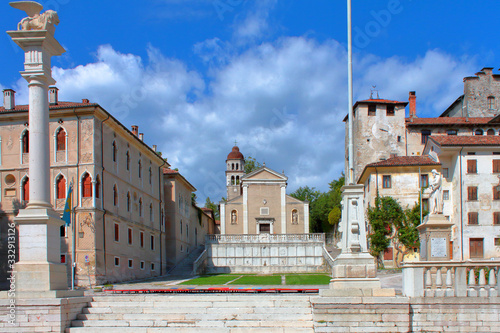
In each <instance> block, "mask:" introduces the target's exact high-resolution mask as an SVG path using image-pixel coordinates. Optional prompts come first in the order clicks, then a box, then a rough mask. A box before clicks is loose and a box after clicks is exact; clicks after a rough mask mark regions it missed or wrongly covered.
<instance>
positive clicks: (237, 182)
mask: <svg viewBox="0 0 500 333" xmlns="http://www.w3.org/2000/svg"><path fill="white" fill-rule="evenodd" d="M244 175H245V157H244V156H243V154H242V153H240V148H238V146H234V147H233V149H232V150H231V152H230V153H229V155H227V160H226V187H227V200H228V201H229V200H231V199H234V198H236V197H238V196H240V195H241V194H242V191H241V178H243V176H244Z"/></svg>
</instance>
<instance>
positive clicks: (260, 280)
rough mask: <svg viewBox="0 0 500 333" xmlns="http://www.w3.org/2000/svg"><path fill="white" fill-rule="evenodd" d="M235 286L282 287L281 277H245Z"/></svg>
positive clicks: (237, 281) (234, 282)
mask: <svg viewBox="0 0 500 333" xmlns="http://www.w3.org/2000/svg"><path fill="white" fill-rule="evenodd" d="M230 284H233V285H238V284H242V285H252V284H253V285H281V275H245V276H242V277H241V278H239V279H238V280H236V281H233V282H231V283H230Z"/></svg>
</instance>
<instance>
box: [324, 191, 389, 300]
mask: <svg viewBox="0 0 500 333" xmlns="http://www.w3.org/2000/svg"><path fill="white" fill-rule="evenodd" d="M363 199H364V186H363V185H346V186H344V187H343V188H342V220H341V221H342V222H341V223H342V241H341V244H342V253H341V254H340V255H339V256H338V257H337V258H336V259H335V261H334V266H333V274H332V275H333V278H332V279H331V281H330V290H327V291H324V292H322V295H325V296H331V295H338V296H347V295H350V296H359V295H364V296H371V295H374V292H373V290H378V291H380V289H381V286H380V280H379V279H378V278H377V266H376V264H375V258H374V257H373V256H372V255H371V254H370V253H369V252H368V247H367V240H366V222H365V221H366V220H365V208H364V205H363ZM394 294H395V293H394V290H393V289H392V290H388V291H386V292H384V293H381V292H379V293H378V294H377V295H385V296H391V295H394Z"/></svg>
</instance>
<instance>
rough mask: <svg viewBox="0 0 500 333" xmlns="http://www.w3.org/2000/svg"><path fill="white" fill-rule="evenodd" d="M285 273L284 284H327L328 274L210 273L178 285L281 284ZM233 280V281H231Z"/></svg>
mask: <svg viewBox="0 0 500 333" xmlns="http://www.w3.org/2000/svg"><path fill="white" fill-rule="evenodd" d="M282 275H285V281H286V285H290V286H293V285H314V284H329V283H330V276H329V275H328V274H275V275H257V274H212V275H205V276H201V277H199V278H196V279H192V280H189V281H185V282H182V283H180V284H179V285H194V286H209V285H214V286H215V285H219V286H220V285H225V284H226V283H228V282H229V281H232V282H231V283H228V285H281V276H282ZM233 280H234V281H233Z"/></svg>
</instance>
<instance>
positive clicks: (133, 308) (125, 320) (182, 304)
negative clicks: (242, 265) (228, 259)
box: [66, 294, 316, 333]
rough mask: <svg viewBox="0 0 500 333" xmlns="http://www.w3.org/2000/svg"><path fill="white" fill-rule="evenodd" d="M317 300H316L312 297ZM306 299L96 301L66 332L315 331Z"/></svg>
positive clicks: (236, 296)
mask: <svg viewBox="0 0 500 333" xmlns="http://www.w3.org/2000/svg"><path fill="white" fill-rule="evenodd" d="M314 296H316V295H314ZM314 296H310V295H303V294H249V295H248V294H196V295H192V294H191V295H186V294H176V295H170V294H169V295H165V294H156V295H151V294H150V295H110V296H94V297H93V298H92V302H90V303H89V307H87V308H84V309H83V313H82V314H80V315H78V317H77V320H73V321H72V323H71V328H67V329H66V333H80V332H81V333H90V332H99V333H103V332H106V333H115V332H117V333H132V332H133V333H152V332H193V333H194V332H196V333H201V332H203V333H205V332H228V333H229V332H230V333H233V332H266V333H273V332H289V333H299V332H313V331H314V328H313V315H312V307H311V297H314Z"/></svg>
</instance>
